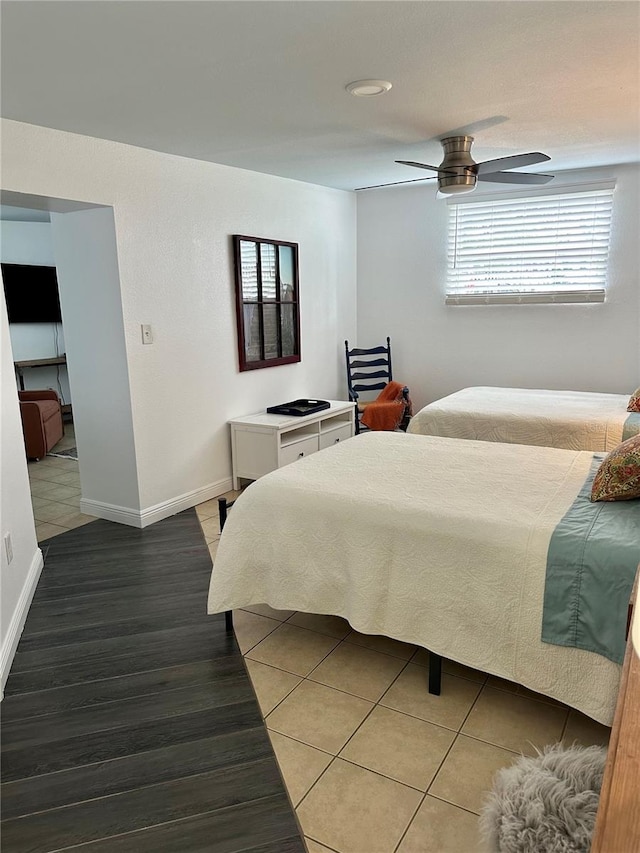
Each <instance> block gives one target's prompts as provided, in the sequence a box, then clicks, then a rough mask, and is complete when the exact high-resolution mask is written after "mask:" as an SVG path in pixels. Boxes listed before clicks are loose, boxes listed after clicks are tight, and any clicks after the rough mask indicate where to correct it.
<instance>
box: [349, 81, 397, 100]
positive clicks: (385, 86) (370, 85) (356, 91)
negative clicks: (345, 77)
mask: <svg viewBox="0 0 640 853" xmlns="http://www.w3.org/2000/svg"><path fill="white" fill-rule="evenodd" d="M390 88H391V83H389V81H388V80H356V81H355V82H353V83H349V84H348V85H347V86H345V89H346V90H347V92H349V94H350V95H356V96H358V97H360V98H372V97H373V96H374V95H384V93H385V92H388V91H389V89H390Z"/></svg>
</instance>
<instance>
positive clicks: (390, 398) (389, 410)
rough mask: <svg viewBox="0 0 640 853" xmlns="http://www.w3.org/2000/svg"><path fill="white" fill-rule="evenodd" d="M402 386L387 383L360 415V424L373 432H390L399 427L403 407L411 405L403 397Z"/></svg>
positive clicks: (398, 383) (403, 387)
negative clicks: (373, 430)
mask: <svg viewBox="0 0 640 853" xmlns="http://www.w3.org/2000/svg"><path fill="white" fill-rule="evenodd" d="M404 389H405V386H404V385H401V384H400V382H389V383H388V384H387V385H386V387H384V388H383V389H382V391H381V392H380V393H379V394H378V396H377V397H376V399H375V400H374V401H373V402H372V403H367V407H366V409H365V410H364V412H363V414H362V418H361V419H360V420H361V423H363V424H364V425H365V426H367V427H369V429H375V430H387V431H392V430H394V429H397V427H398V426H400V422H401V421H402V416H403V415H404V410H405V406H406V405H407V404H408V405H411V403H410V401H409V400H408V399H405V397H404V396H403V393H402V392H403V391H404Z"/></svg>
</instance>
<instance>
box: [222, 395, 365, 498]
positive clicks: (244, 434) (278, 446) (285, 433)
mask: <svg viewBox="0 0 640 853" xmlns="http://www.w3.org/2000/svg"><path fill="white" fill-rule="evenodd" d="M329 402H330V404H331V405H330V406H329V408H328V409H323V410H322V411H321V412H316V413H315V414H313V415H303V416H302V417H293V416H291V415H271V414H267V413H266V412H258V414H255V415H246V416H245V417H243V418H234V419H233V420H231V421H229V424H230V426H231V458H232V462H233V488H234V489H239V488H240V485H241V484H240V480H257V479H258V478H259V477H262V476H264V475H265V474H268V473H269V471H275V469H276V468H282V466H283V465H288V464H289V462H295V461H296V460H297V459H301V458H302V457H303V456H309V455H310V454H311V453H316V451H318V450H323V449H324V448H325V447H329V446H330V445H331V444H336V443H337V442H338V441H344V440H345V439H346V438H351V436H352V435H353V434H354V408H355V403H346V402H344V401H339V400H330V401H329Z"/></svg>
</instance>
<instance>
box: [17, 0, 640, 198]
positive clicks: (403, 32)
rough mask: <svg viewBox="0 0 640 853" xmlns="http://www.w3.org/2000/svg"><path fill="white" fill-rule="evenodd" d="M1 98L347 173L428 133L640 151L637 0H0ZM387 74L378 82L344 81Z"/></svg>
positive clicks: (112, 132) (258, 160) (365, 169)
mask: <svg viewBox="0 0 640 853" xmlns="http://www.w3.org/2000/svg"><path fill="white" fill-rule="evenodd" d="M1 7H2V8H1V16H2V20H1V23H2V34H1V35H2V91H1V94H2V101H1V103H2V115H3V116H4V117H6V118H11V119H16V120H19V121H24V122H29V123H32V124H38V125H44V126H47V127H53V128H59V129H62V130H68V131H73V132H76V133H82V134H86V135H89V136H96V137H102V138H105V139H112V140H117V141H120V142H126V143H130V144H132V145H138V146H142V147H145V148H151V149H155V150H158V151H167V152H171V153H174V154H181V155H184V156H187V157H195V158H198V159H202V160H210V161H212V162H216V163H224V164H227V165H231V166H239V167H242V168H246V169H253V170H256V171H260V172H266V173H270V174H274V175H282V176H285V177H290V178H296V179H298V180H302V181H310V182H312V183H317V184H324V185H327V186H332V187H338V188H343V189H353V188H356V187H361V186H365V185H369V184H379V183H384V182H389V181H401V180H405V179H406V180H409V179H414V178H418V177H423V176H425V175H426V173H420V172H417V171H416V170H415V169H412V168H410V167H407V166H400V165H396V164H395V163H394V162H393V161H394V160H396V159H402V160H419V161H422V162H426V163H436V164H437V163H439V162H440V161H441V159H442V150H441V147H440V144H439V142H438V139H439V138H441V137H443V136H446V135H450V134H451V133H453V132H456V133H460V132H466V133H470V134H471V135H474V136H475V138H476V141H475V144H474V149H473V154H474V157H475V159H476V160H478V161H479V160H486V159H490V158H493V157H501V156H506V155H510V154H518V153H522V152H526V151H543V152H545V153H547V154H549V155H550V156H551V158H552V159H551V163H550V164H546V165H545V166H544V168H543V167H532V168H531V169H530V171H546V172H553V170H554V168H555V169H572V168H581V167H586V166H599V165H608V164H614V163H628V162H637V161H638V160H640V118H639V113H640V87H639V76H640V75H639V69H640V53H639V33H640V25H639V24H640V4H638V3H637V2H635V0H632V2H616V0H611V2H609V0H606V2H597V0H594V2H592V1H591V0H586V2H582V0H563V1H562V2H555V0H546V2H541V0H535V2H528V0H522V2H520V0H515V1H514V2H511V0H493V2H482V0H479V1H478V2H476V0H471V2H467V0H414V2H406V0H373V2H370V0H350V1H349V2H343V1H342V0H319V2H318V1H317V0H294V1H293V2H279V1H278V0H257V2H252V1H251V0H246V2H245V1H244V0H230V2H223V0H205V2H197V1H196V2H192V1H191V0H174V2H166V3H165V2H156V0H148V2H144V0H140V2H133V0H131V2H88V0H77V2H57V0H47V1H46V2H37V1H36V2H21V0H3V2H2V4H1ZM368 77H374V78H381V79H385V80H389V81H391V82H392V84H393V88H392V89H391V91H390V92H389V93H388V94H386V95H382V96H380V97H377V98H356V97H353V96H352V95H349V94H348V93H347V92H346V91H345V88H344V87H345V85H346V84H347V83H349V82H351V81H353V80H359V79H362V78H368Z"/></svg>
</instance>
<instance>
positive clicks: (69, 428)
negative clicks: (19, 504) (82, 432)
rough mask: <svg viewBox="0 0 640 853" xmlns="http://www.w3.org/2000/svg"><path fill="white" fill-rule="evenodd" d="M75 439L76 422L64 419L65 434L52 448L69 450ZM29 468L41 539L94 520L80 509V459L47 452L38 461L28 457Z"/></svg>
mask: <svg viewBox="0 0 640 853" xmlns="http://www.w3.org/2000/svg"><path fill="white" fill-rule="evenodd" d="M75 443H76V438H75V433H74V429H73V424H72V423H65V425H64V437H63V438H62V439H61V440H60V441H59V442H58V443H57V444H56V446H55V447H54V448H53V451H52V452H53V453H58V452H60V451H61V450H67V449H68V448H70V447H74V446H75ZM28 471H29V483H30V486H31V503H32V504H33V515H34V518H35V521H36V536H37V538H38V542H42V540H43V539H49V538H50V537H52V536H57V535H58V534H60V533H64V532H65V531H66V530H72V529H73V528H74V527H80V526H81V525H82V524H87V523H88V522H89V521H95V518H94V516H92V515H86V514H85V513H82V512H80V472H79V467H78V461H77V460H75V459H65V458H63V457H61V456H45V457H44V459H41V460H40V461H39V462H34V461H29V464H28Z"/></svg>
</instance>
